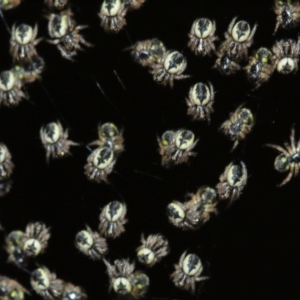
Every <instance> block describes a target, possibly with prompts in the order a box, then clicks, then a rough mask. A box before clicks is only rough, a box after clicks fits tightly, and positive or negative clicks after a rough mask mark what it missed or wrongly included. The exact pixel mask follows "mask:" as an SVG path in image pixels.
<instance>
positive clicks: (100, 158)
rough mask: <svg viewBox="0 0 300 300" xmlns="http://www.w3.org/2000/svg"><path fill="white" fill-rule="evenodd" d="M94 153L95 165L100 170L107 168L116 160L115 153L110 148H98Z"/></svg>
mask: <svg viewBox="0 0 300 300" xmlns="http://www.w3.org/2000/svg"><path fill="white" fill-rule="evenodd" d="M94 153H95V156H94V160H93V164H94V166H95V167H96V168H98V169H100V170H103V169H105V168H107V167H108V166H109V165H111V163H112V162H113V160H114V152H113V151H112V149H110V148H98V149H96V150H94Z"/></svg>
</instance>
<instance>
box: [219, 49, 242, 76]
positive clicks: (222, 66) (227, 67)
mask: <svg viewBox="0 0 300 300" xmlns="http://www.w3.org/2000/svg"><path fill="white" fill-rule="evenodd" d="M217 57H218V58H217V60H216V63H215V65H214V66H213V68H215V69H218V70H219V72H220V73H221V74H223V75H231V74H235V73H236V72H237V71H239V70H240V69H241V66H240V65H239V64H238V63H237V62H236V61H234V60H233V59H232V58H231V57H230V56H229V55H228V53H222V52H218V53H217Z"/></svg>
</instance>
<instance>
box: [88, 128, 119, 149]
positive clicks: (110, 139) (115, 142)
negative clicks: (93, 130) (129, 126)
mask: <svg viewBox="0 0 300 300" xmlns="http://www.w3.org/2000/svg"><path fill="white" fill-rule="evenodd" d="M98 137H99V139H98V140H96V141H93V142H91V143H90V144H89V145H97V146H99V147H108V148H111V149H112V150H113V151H114V153H115V154H119V153H121V152H122V151H124V146H123V142H124V138H123V130H121V131H119V129H118V128H117V126H116V125H115V124H113V123H104V124H102V125H101V124H99V125H98Z"/></svg>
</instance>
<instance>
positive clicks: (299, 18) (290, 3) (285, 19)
mask: <svg viewBox="0 0 300 300" xmlns="http://www.w3.org/2000/svg"><path fill="white" fill-rule="evenodd" d="M274 3H275V6H274V12H275V14H276V26H275V29H274V33H275V32H276V31H277V30H278V28H279V27H281V28H284V29H290V28H293V27H296V26H298V25H299V23H300V4H299V1H297V0H295V1H294V0H283V1H282V0H274Z"/></svg>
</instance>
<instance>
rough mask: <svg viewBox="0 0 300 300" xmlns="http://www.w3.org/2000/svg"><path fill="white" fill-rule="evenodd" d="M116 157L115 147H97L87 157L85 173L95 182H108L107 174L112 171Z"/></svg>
mask: <svg viewBox="0 0 300 300" xmlns="http://www.w3.org/2000/svg"><path fill="white" fill-rule="evenodd" d="M115 163H116V158H115V154H114V151H113V149H111V148H108V147H103V148H100V147H99V148H97V149H95V150H94V151H93V152H92V153H91V154H90V155H89V156H88V158H87V164H86V165H85V166H84V170H85V175H86V176H87V177H88V179H89V180H92V181H95V182H98V183H100V182H102V181H104V182H106V183H107V182H108V180H107V176H108V175H109V174H110V173H111V172H112V170H113V168H114V165H115Z"/></svg>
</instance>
